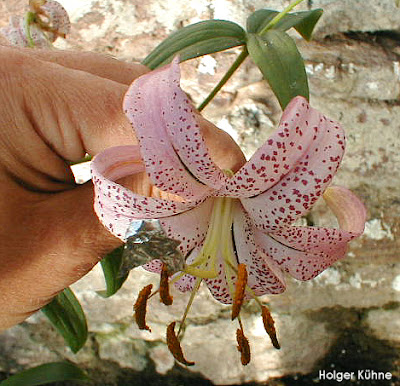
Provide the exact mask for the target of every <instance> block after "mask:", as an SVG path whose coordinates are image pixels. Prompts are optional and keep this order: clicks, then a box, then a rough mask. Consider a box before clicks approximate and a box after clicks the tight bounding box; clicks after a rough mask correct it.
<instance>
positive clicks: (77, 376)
mask: <svg viewBox="0 0 400 386" xmlns="http://www.w3.org/2000/svg"><path fill="white" fill-rule="evenodd" d="M89 380H90V379H89V377H88V376H87V375H86V374H85V373H84V372H83V371H82V370H81V369H80V368H79V367H77V366H76V365H74V364H73V363H69V362H53V363H45V364H44V365H40V366H36V367H32V368H30V369H28V370H24V371H21V372H20V373H17V374H14V375H12V376H11V377H9V378H7V379H6V380H4V381H2V382H0V384H1V386H35V385H46V384H47V383H51V382H62V381H89Z"/></svg>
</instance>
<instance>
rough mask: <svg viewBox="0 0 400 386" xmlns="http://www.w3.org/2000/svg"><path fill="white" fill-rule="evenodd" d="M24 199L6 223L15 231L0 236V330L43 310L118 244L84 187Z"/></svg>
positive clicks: (88, 189)
mask: <svg viewBox="0 0 400 386" xmlns="http://www.w3.org/2000/svg"><path fill="white" fill-rule="evenodd" d="M24 199H25V200H24V203H23V204H22V205H21V206H22V207H23V209H25V210H23V211H22V212H20V213H15V212H14V213H13V219H12V220H11V222H12V223H11V224H9V226H11V227H13V225H16V226H17V227H18V224H19V225H20V228H19V229H18V231H17V232H15V233H12V234H9V235H2V234H0V240H1V245H0V252H1V253H0V256H1V257H4V258H5V257H7V260H6V261H4V262H3V263H2V264H1V265H0V293H1V302H0V303H1V307H0V329H2V328H7V327H9V326H11V325H13V324H16V323H19V322H21V321H23V320H24V319H25V318H26V317H28V316H29V315H30V314H32V313H34V312H35V311H37V310H38V309H40V308H41V307H43V306H44V305H45V304H47V303H48V302H49V301H50V300H51V299H52V297H54V296H55V295H56V294H57V293H58V292H59V291H61V290H63V289H64V288H66V287H67V286H69V285H70V284H71V283H73V282H75V281H76V280H78V279H79V278H80V277H82V276H83V275H85V274H86V273H87V272H88V271H89V270H90V269H91V268H92V267H93V266H94V265H95V264H96V263H97V262H98V261H99V260H100V258H101V257H102V256H104V255H105V254H106V253H107V252H109V251H111V250H112V249H114V248H115V247H117V246H118V245H119V244H120V243H121V242H120V240H118V239H116V238H114V236H112V235H111V234H110V233H109V232H108V231H107V230H106V229H105V228H104V227H103V226H102V225H101V224H100V223H99V222H98V220H97V217H96V216H95V214H94V212H93V210H92V202H93V187H92V186H91V184H90V183H89V184H86V185H83V186H80V187H78V188H76V189H73V190H70V191H66V192H63V193H59V194H56V195H51V196H47V195H46V196H42V197H41V196H36V197H35V198H34V199H32V198H27V197H24ZM10 201H13V200H12V199H11V200H10ZM32 207H33V209H32ZM14 222H15V224H13V223H14ZM2 236H4V237H2Z"/></svg>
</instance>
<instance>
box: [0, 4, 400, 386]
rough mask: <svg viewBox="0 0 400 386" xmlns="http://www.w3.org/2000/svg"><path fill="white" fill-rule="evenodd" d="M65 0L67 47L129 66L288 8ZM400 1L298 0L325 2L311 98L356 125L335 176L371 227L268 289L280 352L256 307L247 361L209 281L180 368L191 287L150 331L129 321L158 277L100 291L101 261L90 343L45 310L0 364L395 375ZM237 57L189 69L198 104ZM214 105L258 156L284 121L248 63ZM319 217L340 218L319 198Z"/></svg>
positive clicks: (156, 309) (128, 371) (93, 281)
mask: <svg viewBox="0 0 400 386" xmlns="http://www.w3.org/2000/svg"><path fill="white" fill-rule="evenodd" d="M60 2H61V3H62V4H63V5H64V6H65V7H66V9H67V10H68V11H69V13H70V15H71V19H72V22H73V31H72V33H71V36H70V37H69V38H68V40H67V41H66V42H63V43H62V44H60V47H61V48H63V49H76V50H93V51H98V52H104V53H109V54H112V55H114V56H116V57H118V58H120V59H123V60H129V61H130V60H141V59H143V58H144V57H145V56H146V55H147V54H148V53H149V52H150V50H151V49H152V48H153V47H155V45H156V44H157V43H159V42H160V41H161V40H162V39H163V38H164V37H166V36H167V35H168V34H169V33H170V32H171V31H173V30H175V29H176V28H178V27H180V26H184V25H188V24H190V23H193V22H196V21H199V20H202V19H207V18H223V19H229V20H233V21H236V22H238V23H241V24H242V25H243V24H244V21H245V19H246V17H247V15H249V14H250V13H251V12H252V11H254V10H255V9H258V8H262V7H269V8H275V9H282V7H284V6H286V5H288V4H289V2H288V1H281V0H271V1H262V0H235V1H232V0H198V1H187V0H174V1H172V0H147V1H146V2H144V1H137V0H131V1H129V0H97V1H95V0H85V1H82V0H79V1H78V0H74V1H72V0H63V1H61V0H60ZM24 3H25V1H20V0H13V1H8V2H1V3H0V11H1V15H2V16H1V25H4V24H5V23H6V22H7V19H8V16H9V15H10V14H11V13H20V12H21V7H22V4H24ZM394 3H395V1H394V0H380V1H376V0H341V1H340V0H319V1H308V2H304V4H302V5H301V6H300V7H299V9H307V8H308V7H312V8H317V7H321V8H323V9H324V16H323V18H322V19H321V21H320V23H319V24H318V28H317V30H316V33H315V39H314V41H313V42H311V43H307V42H304V41H302V40H300V39H298V40H297V41H298V45H299V49H300V51H301V53H302V55H303V57H304V58H305V60H306V66H307V72H308V75H309V81H310V89H311V103H312V104H313V106H314V107H316V108H318V109H319V110H321V111H323V112H324V113H326V115H328V116H329V117H331V118H333V119H337V120H339V121H340V122H342V124H343V126H344V127H345V128H346V133H347V151H346V155H345V158H344V161H343V164H342V167H341V169H340V171H339V173H338V175H337V177H336V179H335V183H337V184H340V185H344V186H347V187H349V188H351V189H353V190H354V191H355V192H356V193H357V194H358V195H359V196H360V197H361V198H362V200H363V201H364V202H365V205H366V207H367V209H368V222H367V225H366V231H365V234H364V235H363V236H362V237H361V238H359V239H358V240H356V241H354V242H353V243H352V244H351V247H350V249H349V252H348V256H347V258H346V259H344V260H343V261H341V262H338V263H336V264H335V265H334V266H333V267H332V268H329V269H328V270H326V271H325V272H324V273H323V274H321V275H320V276H319V277H318V278H316V279H315V280H313V281H311V282H306V283H301V282H297V281H295V280H290V279H289V278H288V289H287V291H286V292H285V293H284V294H283V295H279V296H269V297H265V301H268V303H269V305H270V308H271V310H272V313H273V316H274V318H275V320H276V326H277V329H278V334H279V338H280V343H281V346H282V349H281V350H279V351H277V350H275V349H273V347H272V346H271V344H270V342H269V339H267V337H266V335H265V332H264V331H263V327H262V323H261V319H260V316H259V315H258V313H257V307H255V306H254V305H253V304H251V303H250V304H249V305H247V306H246V307H245V310H244V316H243V323H244V325H245V329H246V332H247V335H248V338H249V340H250V343H251V346H252V361H251V363H250V364H249V365H248V366H247V367H245V368H243V367H242V366H241V365H240V361H239V357H238V352H237V350H236V342H235V330H236V325H234V324H233V323H231V322H230V315H229V310H228V309H227V308H225V307H224V306H222V305H220V304H217V303H216V302H215V301H214V300H213V299H212V298H211V296H210V295H209V294H208V293H207V291H206V290H205V289H202V290H201V291H200V293H199V295H198V296H197V297H196V300H195V302H194V305H193V308H192V311H191V313H190V315H189V318H188V321H189V323H188V326H187V329H186V331H185V337H184V340H183V347H184V350H185V353H186V356H187V357H188V358H189V359H190V360H194V361H195V362H196V366H194V367H193V368H190V369H183V368H181V367H180V366H178V365H176V364H174V361H173V359H172V357H171V355H170V354H169V353H168V350H167V348H166V344H165V326H166V324H167V323H169V322H171V321H172V320H177V319H179V318H180V316H181V315H182V312H183V310H184V307H185V304H186V302H187V300H188V296H185V295H180V294H178V293H175V294H174V298H175V302H174V305H173V306H172V307H171V308H168V309H167V308H165V307H164V306H162V305H160V304H159V302H158V301H153V302H152V303H151V306H150V307H149V315H148V323H149V324H151V326H152V333H151V334H150V333H148V332H141V331H139V330H138V329H137V328H136V327H135V326H134V325H132V320H131V314H132V304H133V302H134V300H135V297H136V295H137V293H138V291H139V290H140V289H141V288H142V287H143V286H144V285H145V284H148V282H149V281H152V282H153V283H155V282H156V281H157V278H156V277H154V276H153V275H151V274H148V273H145V272H143V271H141V270H137V271H135V272H132V273H131V275H130V278H129V280H128V281H127V283H126V284H125V286H124V287H123V289H122V290H121V291H120V292H119V293H118V294H117V295H116V296H114V297H112V298H111V299H108V300H105V299H102V298H100V297H99V296H97V295H96V293H95V290H98V289H101V288H102V287H103V286H104V284H103V281H102V280H103V279H102V277H101V273H100V269H98V267H97V268H96V269H94V270H93V272H91V273H90V274H89V275H88V276H87V277H85V278H84V279H82V280H81V281H80V282H78V283H76V284H75V285H74V290H75V291H76V293H77V295H78V296H79V299H80V301H81V303H82V304H83V306H84V308H85V310H86V313H87V317H88V320H89V328H90V340H89V342H88V343H87V344H86V346H85V347H84V348H83V349H82V350H81V352H79V353H78V354H77V355H73V354H72V353H71V352H70V351H69V350H68V349H67V348H65V347H64V346H63V342H62V339H61V338H60V337H59V336H58V335H57V334H56V333H55V332H54V331H52V330H51V329H49V327H48V324H47V322H46V321H45V319H44V318H43V316H42V315H41V314H38V315H35V316H33V317H32V318H30V319H29V320H28V321H27V322H25V323H23V324H22V325H20V326H17V327H14V328H12V329H10V330H8V331H7V332H5V333H3V334H2V335H0V371H3V372H4V373H8V372H15V371H19V370H21V369H23V368H26V367H30V366H33V365H37V364H40V363H44V362H48V361H54V360H60V359H63V358H67V359H69V360H71V361H73V362H76V363H78V364H79V365H80V366H82V367H83V368H86V369H88V371H89V372H90V373H91V374H92V375H93V378H94V379H95V382H94V383H93V384H96V385H97V384H98V385H117V384H118V385H123V384H129V382H132V384H171V385H172V384H174V385H175V384H209V383H207V381H206V379H208V380H211V381H212V382H213V383H215V384H219V385H223V384H242V383H245V382H265V381H267V380H268V381H269V384H293V383H290V382H293V380H297V383H298V384H310V383H311V382H312V381H313V380H316V379H317V377H318V371H319V370H326V371H331V370H333V369H336V370H339V371H356V370H358V369H372V370H375V371H391V372H392V373H393V374H394V373H396V371H397V373H398V365H399V362H400V361H399V356H398V349H399V348H400V333H399V331H400V312H399V294H400V268H399V255H400V252H399V251H400V241H399V240H400V238H399V237H400V177H399V176H400V123H399V122H400V99H399V96H400V9H398V8H396V7H395V5H394ZM235 55H237V51H235V50H233V51H228V52H224V53H220V54H216V55H212V58H209V57H208V58H203V59H198V60H194V61H192V62H190V63H186V64H185V65H184V70H183V74H184V81H183V84H184V87H185V90H186V91H188V92H189V93H190V94H191V96H192V97H193V99H194V100H195V101H196V102H200V101H201V100H202V99H203V98H204V97H205V96H206V95H207V92H209V91H210V89H211V87H212V85H214V84H215V83H216V81H217V79H219V78H220V77H221V76H222V74H223V73H224V72H225V71H226V69H227V68H228V67H229V65H230V63H232V61H233V60H234V57H235ZM204 114H205V115H206V116H207V117H208V118H209V119H211V120H212V121H213V122H215V123H216V124H218V125H219V126H220V127H223V128H224V129H226V130H228V131H229V132H230V133H231V134H232V135H233V136H234V137H235V139H236V140H237V141H238V142H239V143H240V144H241V145H242V146H243V147H244V149H245V151H246V154H247V155H251V154H252V152H253V151H254V150H255V149H256V148H257V147H258V146H259V145H260V144H261V143H263V141H264V140H265V138H266V137H268V135H269V134H270V133H271V132H272V130H273V128H274V127H276V125H277V123H278V122H279V117H280V109H279V106H278V104H277V102H276V100H275V98H274V97H273V95H272V93H271V92H270V91H269V89H268V87H267V85H266V84H265V83H264V82H263V81H262V76H261V74H260V73H259V71H258V69H257V68H256V67H255V66H254V65H253V64H252V63H251V62H250V61H247V62H245V63H244V65H243V66H242V67H241V68H240V70H239V71H238V73H237V74H236V75H235V76H234V78H232V79H231V81H230V82H229V83H228V84H227V85H226V87H224V89H223V91H222V92H221V93H220V94H219V96H218V97H217V98H216V99H215V100H214V102H213V103H212V104H211V105H210V106H208V107H207V108H206V110H205V111H204ZM309 220H311V221H313V223H315V224H322V225H327V224H331V217H330V216H329V215H328V213H327V210H326V208H325V207H324V205H323V203H320V204H319V205H317V207H316V208H315V210H313V211H312V213H311V215H310V217H309ZM396 366H397V367H396ZM278 378H279V379H280V381H278V380H277V379H278ZM0 379H1V378H0ZM273 379H275V381H274V380H273ZM174 382H176V383H174ZM179 382H180V383H179ZM196 382H197V383H196ZM286 382H289V383H286ZM369 384H373V383H369ZM379 384H384V383H379ZM388 384H390V383H388ZM393 384H394V381H393Z"/></svg>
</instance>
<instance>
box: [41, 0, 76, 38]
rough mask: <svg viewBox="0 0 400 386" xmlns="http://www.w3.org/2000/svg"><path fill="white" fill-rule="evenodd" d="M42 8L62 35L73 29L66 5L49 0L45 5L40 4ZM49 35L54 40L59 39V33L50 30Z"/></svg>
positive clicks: (51, 23) (50, 22)
mask: <svg viewBox="0 0 400 386" xmlns="http://www.w3.org/2000/svg"><path fill="white" fill-rule="evenodd" d="M40 8H41V10H42V11H44V12H45V15H46V16H47V17H48V19H49V24H50V25H51V26H52V27H53V28H54V29H55V30H56V31H57V33H58V34H59V35H61V36H65V35H66V34H68V33H69V31H70V29H71V23H70V21H69V16H68V13H67V11H66V10H65V9H64V7H63V6H62V5H61V4H60V3H58V2H57V1H53V0H47V1H46V2H45V3H44V4H43V5H41V6H40ZM48 34H49V37H50V40H51V41H52V42H54V41H55V40H56V39H57V35H56V34H54V33H52V32H49V33H48Z"/></svg>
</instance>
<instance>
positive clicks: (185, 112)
mask: <svg viewBox="0 0 400 386" xmlns="http://www.w3.org/2000/svg"><path fill="white" fill-rule="evenodd" d="M168 75H169V79H168V83H167V82H166V86H168V89H167V87H165V98H164V99H163V100H162V106H161V107H162V114H163V117H164V120H165V122H166V130H167V133H168V135H169V138H170V140H171V142H172V144H173V147H174V149H175V150H176V152H177V154H178V156H179V158H180V159H181V160H182V162H183V163H184V164H185V166H186V167H187V168H188V169H189V171H190V172H191V173H192V174H193V175H194V176H195V177H196V178H197V179H198V180H199V181H201V182H202V183H203V184H206V185H208V186H211V187H213V188H214V189H218V188H220V187H221V186H223V185H225V183H226V180H227V178H226V176H225V175H224V173H223V172H222V170H221V169H220V168H219V167H218V166H217V165H216V164H215V163H214V162H213V160H212V159H211V157H210V154H209V150H208V148H207V146H206V143H205V140H204V138H203V135H202V133H201V131H200V127H199V125H198V123H197V121H196V118H195V115H194V113H193V108H192V105H191V103H190V101H189V99H188V97H187V96H186V94H185V93H184V92H183V91H182V89H181V88H180V85H179V82H180V68H179V58H178V57H176V58H175V59H174V60H173V61H172V63H171V67H170V70H169V74H168Z"/></svg>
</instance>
